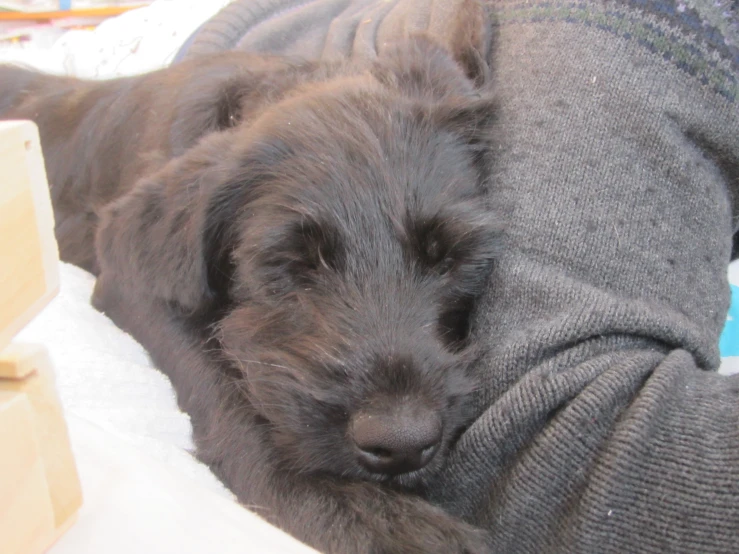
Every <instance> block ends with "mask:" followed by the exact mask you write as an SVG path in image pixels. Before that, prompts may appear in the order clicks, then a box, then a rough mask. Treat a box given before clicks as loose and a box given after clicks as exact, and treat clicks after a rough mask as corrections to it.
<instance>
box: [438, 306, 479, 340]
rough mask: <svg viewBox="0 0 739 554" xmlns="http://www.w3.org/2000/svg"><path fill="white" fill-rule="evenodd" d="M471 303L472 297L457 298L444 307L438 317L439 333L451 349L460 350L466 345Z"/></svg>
mask: <svg viewBox="0 0 739 554" xmlns="http://www.w3.org/2000/svg"><path fill="white" fill-rule="evenodd" d="M472 305H473V301H472V299H469V298H468V299H464V300H458V301H457V302H454V303H453V305H451V306H449V307H448V308H447V309H445V310H444V311H443V312H442V314H441V317H440V318H439V326H438V330H439V335H440V336H441V338H442V340H443V341H444V342H445V343H446V345H447V347H448V348H449V349H450V350H452V351H459V350H462V349H463V348H464V347H465V346H466V345H467V338H468V336H469V333H470V315H471V312H472Z"/></svg>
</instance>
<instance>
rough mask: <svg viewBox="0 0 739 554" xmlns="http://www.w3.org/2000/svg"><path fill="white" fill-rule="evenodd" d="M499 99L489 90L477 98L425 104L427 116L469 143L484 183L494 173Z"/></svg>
mask: <svg viewBox="0 0 739 554" xmlns="http://www.w3.org/2000/svg"><path fill="white" fill-rule="evenodd" d="M498 106H499V104H498V100H497V99H496V97H495V96H493V95H492V94H486V95H483V96H480V97H479V98H476V99H473V100H465V99H457V100H452V101H449V102H443V103H441V104H436V105H433V106H430V107H429V106H427V107H423V108H421V110H422V112H423V117H425V118H430V119H431V121H432V124H433V125H434V126H435V127H436V128H438V129H440V130H443V131H447V132H451V133H453V134H454V135H456V136H458V137H459V138H460V139H461V140H462V141H464V143H465V144H466V145H467V147H468V148H469V151H470V155H471V157H472V159H473V162H474V164H475V167H476V169H477V171H478V172H479V175H480V182H481V183H483V182H485V181H486V180H487V178H488V177H489V176H490V171H491V169H492V167H491V164H492V160H493V155H494V152H495V149H496V148H495V136H496V134H495V128H496V127H495V126H496V122H497V120H498V115H499V107H498Z"/></svg>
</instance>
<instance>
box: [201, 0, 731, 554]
mask: <svg viewBox="0 0 739 554" xmlns="http://www.w3.org/2000/svg"><path fill="white" fill-rule="evenodd" d="M244 4H246V2H245V3H244ZM289 4H295V2H292V3H291V2H282V3H280V2H279V1H275V0H272V1H271V2H266V3H265V2H260V3H255V2H254V1H253V0H251V2H250V5H251V6H257V5H258V6H259V7H260V9H261V10H263V11H262V12H260V13H261V14H262V15H260V17H258V18H256V19H253V20H248V18H245V21H247V23H248V24H247V25H246V27H243V28H242V29H241V30H240V31H239V33H240V36H241V35H243V36H242V39H240V40H236V41H234V42H233V44H229V45H225V46H229V47H230V46H234V45H236V44H240V45H241V46H242V47H249V48H254V49H257V50H264V49H269V50H271V51H279V52H285V51H289V52H290V53H293V54H295V53H297V54H300V53H306V52H308V53H312V54H314V55H324V56H328V55H332V56H333V55H348V54H351V53H355V54H357V52H356V50H357V49H359V53H358V54H357V55H373V52H374V51H375V50H376V49H377V48H378V47H380V46H381V42H382V37H383V36H386V35H384V34H383V33H391V32H392V33H397V32H399V31H400V30H402V29H408V28H411V29H413V28H425V27H431V28H432V31H434V32H438V33H440V34H441V35H443V32H444V31H443V25H441V27H439V28H438V29H437V27H435V25H436V24H435V23H434V22H439V21H443V18H442V19H438V18H436V19H435V16H434V15H433V14H435V13H436V14H438V13H441V12H439V11H438V10H440V9H442V7H443V9H444V10H448V9H449V8H450V7H452V8H453V5H454V2H444V0H438V1H437V2H434V1H433V0H428V1H421V0H419V1H408V2H403V1H402V0H401V1H395V2H383V1H363V2H350V1H348V0H347V1H344V2H340V1H334V2H329V1H320V0H319V1H315V2H300V3H299V4H300V7H299V8H292V9H291V8H289V6H288V5H289ZM492 6H493V9H494V16H495V18H496V25H497V27H498V31H499V32H498V36H497V40H496V44H495V48H494V54H493V56H494V58H493V65H494V67H495V71H496V82H497V87H498V90H499V94H500V97H501V102H502V108H501V109H502V119H501V122H500V129H499V144H498V145H497V155H498V162H497V166H496V170H495V174H494V175H493V180H494V182H495V183H496V187H497V188H496V189H495V190H494V192H493V195H494V196H493V198H492V199H491V200H492V202H494V203H496V204H498V205H501V206H504V208H505V210H506V211H507V213H508V214H509V216H510V229H509V233H508V238H507V241H508V248H507V253H506V254H505V256H504V258H503V259H502V260H501V263H500V264H499V266H498V268H497V270H496V272H495V274H494V275H493V278H492V282H491V283H490V287H489V292H488V294H487V295H486V298H485V302H484V305H483V307H482V309H481V310H480V313H479V317H478V321H477V324H476V326H475V328H476V334H477V336H478V337H479V338H480V340H481V342H483V343H484V344H485V345H486V347H487V351H486V355H485V357H484V359H483V362H482V363H481V366H480V372H481V379H482V382H483V383H484V387H483V389H482V391H481V392H480V394H479V396H478V398H477V410H478V414H479V417H478V419H477V420H476V421H475V423H474V424H473V425H472V426H471V428H470V429H469V430H468V431H467V432H466V433H465V435H464V436H463V437H462V438H461V440H460V442H459V443H458V445H457V447H456V449H455V451H454V453H453V454H452V457H451V460H450V463H449V464H448V467H447V468H446V471H445V473H444V474H443V475H442V476H441V477H440V478H439V480H438V482H437V483H436V487H435V488H434V489H433V490H432V491H430V494H431V498H432V500H433V501H435V502H437V503H439V504H440V505H442V506H444V507H445V508H446V509H448V510H449V511H451V512H453V513H455V514H458V515H460V516H462V517H464V518H465V519H467V520H468V521H471V522H475V523H477V524H479V525H481V526H484V527H486V528H487V529H489V530H490V531H491V533H492V534H493V536H494V544H495V551H496V552H501V553H535V554H541V553H555V552H562V553H575V552H584V553H590V552H592V553H634V552H654V553H663V552H685V553H691V554H693V553H711V552H726V553H729V552H739V376H734V377H724V376H720V375H718V374H717V373H716V372H715V370H716V369H717V366H718V364H719V353H718V346H717V345H718V336H719V333H720V331H721V328H722V326H723V323H724V320H725V317H726V311H727V307H728V300H729V295H728V285H727V281H726V264H727V262H728V260H729V253H730V249H731V233H732V231H733V230H734V229H735V227H736V224H735V223H736V222H739V13H738V11H739V7H738V4H737V1H736V0H716V1H708V0H684V1H662V2H653V1H647V0H642V1H639V0H624V1H619V2H598V1H586V2H578V1H563V0H551V1H527V0H520V1H513V0H500V1H496V2H494V3H492ZM329 8H331V9H329ZM350 8H351V9H354V10H355V11H354V12H351V13H349V15H351V17H349V15H347V11H346V10H350ZM232 9H233V8H232ZM295 10H299V11H300V12H301V13H302V16H301V17H298V16H296V15H295V14H296V13H297V12H296V11H295ZM311 10H313V11H311ZM321 10H323V11H321ZM383 10H385V11H383ZM434 10H437V11H434ZM242 13H243V12H242ZM265 14H269V15H265ZM307 14H314V17H312V18H307ZM366 14H371V16H370V15H366ZM291 17H292V18H293V19H290V18H291ZM337 17H338V18H341V17H344V19H343V20H341V19H336V18H337ZM383 17H385V18H386V19H383ZM298 20H300V21H302V22H303V23H304V25H302V26H299V25H297V22H298ZM366 20H370V22H369V23H364V25H374V27H375V28H374V30H373V31H372V32H371V33H366V34H364V35H363V34H362V33H363V32H364V31H363V29H362V27H361V22H362V21H366ZM337 21H338V23H337ZM260 22H261V23H260ZM332 22H333V24H332ZM358 22H359V23H358ZM231 23H232V24H233V25H236V23H235V20H233V19H232V20H231ZM207 27H208V26H206V29H207ZM272 32H274V34H272ZM286 33H287V34H286ZM288 35H289V37H290V38H289V40H288V41H285V40H284V39H285V37H286V36H288ZM213 37H214V35H213V34H211V35H210V39H209V40H210V41H211V46H214V47H215V48H216V49H217V48H218V44H217V42H218V41H217V40H216V41H214V40H213ZM352 37H353V39H352V40H349V39H350V38H352ZM360 38H361V40H360ZM197 42H198V41H197V37H196V40H195V43H196V44H197ZM308 45H312V46H310V47H309V46H308ZM329 45H332V46H330V47H329ZM336 45H338V46H336ZM223 46H224V45H221V47H223ZM199 47H200V48H203V45H202V43H201V44H200V46H199ZM732 199H733V200H734V201H733V202H732Z"/></svg>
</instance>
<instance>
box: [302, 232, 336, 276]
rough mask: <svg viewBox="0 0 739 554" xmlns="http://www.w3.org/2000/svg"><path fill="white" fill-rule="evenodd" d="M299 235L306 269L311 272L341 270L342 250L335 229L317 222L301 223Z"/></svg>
mask: <svg viewBox="0 0 739 554" xmlns="http://www.w3.org/2000/svg"><path fill="white" fill-rule="evenodd" d="M298 235H299V237H300V240H299V241H298V242H299V243H300V254H301V257H302V259H303V261H304V267H305V269H307V270H309V271H318V270H320V269H329V270H334V271H337V270H339V269H340V266H341V248H340V240H339V237H338V233H337V232H336V230H335V229H332V228H331V227H330V226H327V225H321V224H319V223H316V222H310V223H301V225H300V229H299V232H298Z"/></svg>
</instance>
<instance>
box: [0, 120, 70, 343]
mask: <svg viewBox="0 0 739 554" xmlns="http://www.w3.org/2000/svg"><path fill="white" fill-rule="evenodd" d="M0 160H2V161H1V162H0V351H2V350H3V349H4V348H5V347H6V346H7V345H8V344H10V340H11V338H12V337H13V336H14V335H15V334H16V333H17V332H18V331H20V330H21V329H22V328H23V326H25V325H26V324H27V323H28V322H29V321H30V320H31V319H32V318H33V317H34V316H35V315H36V314H37V313H38V312H39V311H41V309H42V308H43V307H44V306H46V304H48V302H49V300H51V298H53V297H54V295H55V294H56V293H57V291H58V289H59V263H58V261H59V251H58V248H57V244H56V239H55V238H54V215H53V212H52V208H51V200H50V197H49V187H48V184H47V181H46V170H45V168H44V160H43V157H42V155H41V143H40V141H39V135H38V129H37V128H36V125H35V124H34V123H32V122H30V121H9V122H0Z"/></svg>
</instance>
